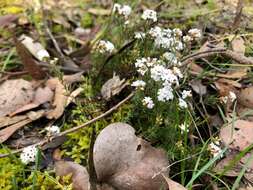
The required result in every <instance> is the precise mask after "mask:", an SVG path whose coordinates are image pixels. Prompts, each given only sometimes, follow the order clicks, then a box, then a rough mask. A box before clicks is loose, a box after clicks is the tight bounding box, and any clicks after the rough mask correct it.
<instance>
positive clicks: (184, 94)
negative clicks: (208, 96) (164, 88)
mask: <svg viewBox="0 0 253 190" xmlns="http://www.w3.org/2000/svg"><path fill="white" fill-rule="evenodd" d="M188 97H192V91H191V90H183V92H182V98H183V99H186V98H188Z"/></svg>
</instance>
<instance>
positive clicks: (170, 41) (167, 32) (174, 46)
mask: <svg viewBox="0 0 253 190" xmlns="http://www.w3.org/2000/svg"><path fill="white" fill-rule="evenodd" d="M148 34H149V35H150V37H151V38H152V39H153V40H154V44H155V47H157V48H164V49H167V50H170V51H181V50H183V48H184V45H183V43H182V41H181V37H182V31H181V30H180V29H178V28H175V29H173V30H171V29H169V28H166V29H165V28H161V27H159V26H155V27H153V28H151V29H150V30H149V32H148Z"/></svg>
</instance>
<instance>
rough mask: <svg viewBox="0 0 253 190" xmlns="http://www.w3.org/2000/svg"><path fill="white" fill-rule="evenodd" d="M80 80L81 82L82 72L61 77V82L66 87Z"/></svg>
mask: <svg viewBox="0 0 253 190" xmlns="http://www.w3.org/2000/svg"><path fill="white" fill-rule="evenodd" d="M82 80H83V72H79V73H76V74H73V75H64V76H63V82H64V84H66V85H69V84H72V83H74V82H81V81H82Z"/></svg>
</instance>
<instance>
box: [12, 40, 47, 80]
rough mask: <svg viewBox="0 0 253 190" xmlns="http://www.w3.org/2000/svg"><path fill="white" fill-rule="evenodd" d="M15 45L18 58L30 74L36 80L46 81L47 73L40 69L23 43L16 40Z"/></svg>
mask: <svg viewBox="0 0 253 190" xmlns="http://www.w3.org/2000/svg"><path fill="white" fill-rule="evenodd" d="M15 43H16V50H17V53H18V56H19V57H20V59H21V62H22V64H23V65H24V67H25V69H26V70H27V71H28V72H29V74H30V75H31V76H32V77H33V78H34V79H44V78H45V77H46V73H45V72H44V71H43V70H42V69H41V68H40V66H38V65H37V63H36V61H35V59H34V58H33V57H32V54H31V53H30V52H29V51H28V50H27V49H26V47H25V46H24V45H23V44H22V43H21V42H19V41H17V40H16V42H15Z"/></svg>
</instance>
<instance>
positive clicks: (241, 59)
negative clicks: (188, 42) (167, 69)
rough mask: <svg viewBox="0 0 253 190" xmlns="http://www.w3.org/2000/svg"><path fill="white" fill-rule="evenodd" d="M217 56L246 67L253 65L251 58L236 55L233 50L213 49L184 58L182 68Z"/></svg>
mask: <svg viewBox="0 0 253 190" xmlns="http://www.w3.org/2000/svg"><path fill="white" fill-rule="evenodd" d="M216 54H221V55H224V56H226V57H228V58H230V59H233V60H234V61H236V62H238V63H240V64H244V65H252V64H253V59H252V58H250V57H246V56H244V55H242V54H239V53H236V52H234V51H232V50H227V49H225V48H213V49H210V50H207V51H201V52H197V53H193V54H191V55H188V56H186V57H183V58H182V59H181V62H182V65H181V67H182V66H185V65H188V64H189V63H191V62H192V61H193V60H196V59H200V58H205V57H210V56H213V55H216Z"/></svg>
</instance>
